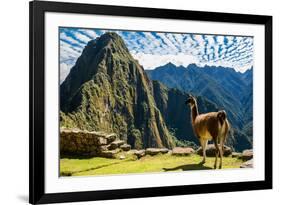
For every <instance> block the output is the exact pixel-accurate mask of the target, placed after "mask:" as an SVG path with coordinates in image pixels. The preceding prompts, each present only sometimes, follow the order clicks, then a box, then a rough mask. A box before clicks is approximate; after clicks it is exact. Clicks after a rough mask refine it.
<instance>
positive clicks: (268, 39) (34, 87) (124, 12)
mask: <svg viewBox="0 0 281 205" xmlns="http://www.w3.org/2000/svg"><path fill="white" fill-rule="evenodd" d="M29 12H30V22H29V25H30V30H29V32H30V34H29V36H30V39H29V42H30V59H29V61H30V71H29V72H30V73H29V77H30V85H29V89H30V90H29V91H30V107H29V112H30V113H29V115H30V119H29V122H30V128H29V132H30V144H29V152H30V158H29V160H30V164H29V202H30V203H32V204H43V203H55V202H75V201H91V200H105V199H122V198H137V197H154V196H168V195H184V194H198V193H213V192H230V191H244V190H260V189H271V188H272V16H262V15H248V14H247V15H246V14H230V13H215V12H201V11H184V10H170V9H155V8H137V7H125V6H105V5H92V4H77V3H62V2H46V1H44V2H43V1H32V2H30V4H29ZM46 12H62V13H78V14H102V15H111V16H132V17H150V18H162V19H182V20H198V21H210V22H215V21H217V22H227V23H245V24H260V25H264V26H265V52H264V53H265V65H264V66H265V76H264V80H265V133H264V136H266V138H265V144H264V146H265V180H264V181H249V182H236V183H222V184H201V185H184V186H169V187H154V188H136V189H121V190H107V191H87V192H71V193H53V194H49V193H45V188H44V187H45V181H44V176H45V173H44V168H45V167H44V154H45V152H44V151H45V148H44V137H45V136H44V131H45V126H44V123H45V120H44V119H45V110H44V107H45V103H46V102H47V101H45V95H44V93H45V80H44V78H45V76H44V73H45V72H44V61H45V59H44V31H45V22H44V20H45V18H44V14H45V13H46ZM46 100H47V99H46Z"/></svg>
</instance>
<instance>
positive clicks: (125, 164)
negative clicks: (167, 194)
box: [60, 153, 243, 176]
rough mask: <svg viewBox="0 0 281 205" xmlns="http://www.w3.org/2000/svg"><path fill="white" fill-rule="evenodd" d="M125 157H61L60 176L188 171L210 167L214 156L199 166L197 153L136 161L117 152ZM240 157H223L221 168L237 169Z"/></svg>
mask: <svg viewBox="0 0 281 205" xmlns="http://www.w3.org/2000/svg"><path fill="white" fill-rule="evenodd" d="M121 154H122V155H125V156H126V158H125V159H122V160H121V159H119V158H117V159H107V158H101V157H93V158H86V159H85V158H83V159H73V158H66V157H65V158H61V160H60V174H61V176H89V175H106V174H111V175H114V174H128V173H145V172H167V171H189V170H204V169H212V168H213V164H214V160H215V158H214V157H207V161H206V164H204V165H199V162H200V161H201V160H202V157H201V156H199V155H196V154H194V155H191V156H172V155H170V154H164V155H162V154H159V155H156V156H149V155H147V156H145V157H142V158H141V159H139V160H137V159H136V157H135V156H133V155H130V154H126V153H121ZM242 163H243V162H242V160H240V159H237V158H232V157H231V156H230V157H224V158H223V169H227V168H239V167H240V165H241V164H242Z"/></svg>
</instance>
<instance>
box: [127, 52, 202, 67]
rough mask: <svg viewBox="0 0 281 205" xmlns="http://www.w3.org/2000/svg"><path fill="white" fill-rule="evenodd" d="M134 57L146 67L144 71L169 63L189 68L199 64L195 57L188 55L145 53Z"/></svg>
mask: <svg viewBox="0 0 281 205" xmlns="http://www.w3.org/2000/svg"><path fill="white" fill-rule="evenodd" d="M132 55H133V57H134V58H135V59H137V60H138V61H139V63H140V64H141V65H142V66H143V67H144V69H147V70H150V69H154V68H156V67H158V66H162V65H165V64H167V63H169V62H171V63H173V64H175V65H176V66H180V65H182V66H188V65H189V64H191V63H198V60H197V58H196V57H195V56H192V55H186V54H183V53H181V54H177V55H173V54H167V55H157V54H145V53H135V52H132Z"/></svg>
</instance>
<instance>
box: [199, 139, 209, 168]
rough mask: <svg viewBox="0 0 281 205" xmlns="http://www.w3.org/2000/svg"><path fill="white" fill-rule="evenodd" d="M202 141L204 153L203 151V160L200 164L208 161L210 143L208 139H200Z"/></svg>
mask: <svg viewBox="0 0 281 205" xmlns="http://www.w3.org/2000/svg"><path fill="white" fill-rule="evenodd" d="M200 143H201V146H202V153H203V160H202V161H201V162H200V164H205V162H206V147H207V144H208V140H205V139H200Z"/></svg>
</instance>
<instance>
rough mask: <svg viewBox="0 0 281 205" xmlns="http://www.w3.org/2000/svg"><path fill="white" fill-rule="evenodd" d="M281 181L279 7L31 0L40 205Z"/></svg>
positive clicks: (35, 184)
mask: <svg viewBox="0 0 281 205" xmlns="http://www.w3.org/2000/svg"><path fill="white" fill-rule="evenodd" d="M271 188H272V17H271V16H262V15H248V14H230V13H215V12H202V11H200V12H199V11H184V10H169V9H156V8H136V7H123V6H105V5H91V4H77V3H59V2H46V1H44V2H41V1H33V2H30V203H32V204H41V203H53V202H74V201H90V200H106V199H121V198H133V197H134V198H135V197H153V196H167V195H182V194H198V193H212V192H229V191H242V190H243V191H244V190H258V189H271Z"/></svg>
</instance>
